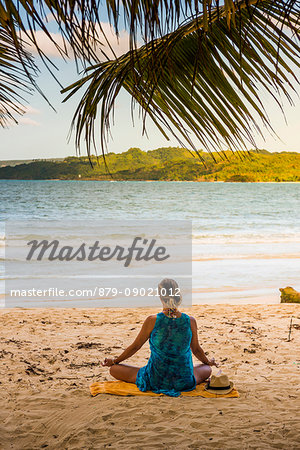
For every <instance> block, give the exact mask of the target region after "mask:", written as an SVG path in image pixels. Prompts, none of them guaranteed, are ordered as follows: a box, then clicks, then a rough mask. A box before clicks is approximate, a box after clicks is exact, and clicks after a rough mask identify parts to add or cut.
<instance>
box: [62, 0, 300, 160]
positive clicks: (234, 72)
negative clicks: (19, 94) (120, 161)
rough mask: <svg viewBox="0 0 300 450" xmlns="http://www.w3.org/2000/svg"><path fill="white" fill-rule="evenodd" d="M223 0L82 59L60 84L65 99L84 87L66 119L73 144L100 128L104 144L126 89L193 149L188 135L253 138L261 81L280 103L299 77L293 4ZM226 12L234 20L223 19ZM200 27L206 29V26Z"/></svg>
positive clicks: (234, 141) (232, 144)
mask: <svg viewBox="0 0 300 450" xmlns="http://www.w3.org/2000/svg"><path fill="white" fill-rule="evenodd" d="M232 5H233V3H232V2H231V1H229V0H228V1H227V2H225V6H224V7H219V8H216V9H214V10H211V11H210V12H209V18H208V16H207V15H205V14H204V15H203V14H202V15H200V16H197V17H196V18H192V19H191V20H189V21H187V22H186V23H185V24H184V25H182V26H181V27H179V28H178V29H177V30H175V31H173V32H172V33H169V34H167V35H166V36H163V37H161V38H158V39H155V40H153V41H152V42H150V43H148V44H146V45H144V46H142V47H141V48H139V49H135V50H131V51H130V52H128V53H127V54H125V55H123V56H122V57H120V58H117V59H115V60H112V61H106V62H103V63H99V64H96V65H93V66H91V67H89V68H88V69H87V70H86V74H85V76H84V77H83V78H82V79H80V80H79V81H77V82H76V83H74V84H72V85H71V86H69V87H67V88H66V89H64V90H63V91H62V92H64V93H66V92H68V95H67V97H66V99H65V100H67V99H68V98H70V97H71V96H72V95H74V94H75V92H77V91H78V90H79V89H81V88H83V87H86V91H85V93H84V94H83V96H82V99H81V101H80V103H79V105H78V107H77V110H76V112H75V115H74V119H73V123H72V125H73V127H75V130H76V145H77V147H78V148H80V142H81V140H82V139H84V140H85V142H86V144H87V151H88V154H90V152H91V145H92V143H95V131H94V130H95V125H96V124H97V129H98V128H99V126H98V122H99V123H100V139H101V148H102V153H103V155H104V150H105V147H106V144H107V138H108V133H109V130H110V121H111V116H112V113H113V107H114V105H115V102H116V99H117V97H118V95H119V93H120V91H121V89H125V90H126V91H127V92H129V94H130V95H131V96H132V98H133V99H134V100H135V102H137V103H138V104H139V106H140V111H141V114H142V117H143V120H144V123H145V120H146V117H147V116H149V117H150V118H151V119H152V120H153V122H154V123H155V125H156V126H157V127H158V129H159V130H160V131H161V132H162V133H163V135H164V136H165V137H168V136H169V135H173V136H175V137H176V138H177V139H178V140H179V142H180V143H181V145H185V146H186V145H188V146H190V147H192V148H193V149H194V150H196V146H195V139H194V138H196V140H198V141H199V142H200V143H201V144H202V145H203V146H204V147H205V148H206V149H207V150H208V151H211V150H213V149H214V150H219V149H220V148H222V147H224V146H226V147H228V148H230V149H236V150H240V149H241V148H243V147H244V146H245V145H246V144H247V143H249V142H250V143H251V144H252V145H253V146H255V141H254V138H253V136H254V134H255V133H257V132H258V133H260V134H263V133H262V126H263V127H268V129H269V130H271V131H272V128H271V124H270V121H269V119H268V116H267V113H266V111H265V109H264V106H263V103H262V102H261V93H262V89H263V90H265V91H267V92H268V93H269V94H270V95H272V97H273V98H274V101H276V102H277V103H278V104H279V105H280V102H279V95H280V94H283V95H284V96H286V97H287V98H288V100H289V101H290V102H291V96H290V92H292V91H295V85H296V83H297V82H298V81H297V79H296V77H295V75H294V73H293V70H292V68H291V67H292V66H293V65H294V66H295V67H299V65H300V63H299V46H298V45H297V43H296V42H295V40H294V39H293V38H292V37H291V32H292V33H294V34H295V35H296V36H297V37H298V18H299V5H298V4H297V3H296V2H289V4H287V3H286V2H285V3H283V2H274V1H271V0H267V1H264V0H261V1H251V2H250V1H249V2H244V1H243V2H239V3H235V4H234V9H233V6H232ZM228 11H231V16H230V19H233V17H232V15H233V13H234V24H235V26H231V27H230V28H229V26H228V25H230V22H229V19H228ZM204 29H207V31H206V32H205V31H204Z"/></svg>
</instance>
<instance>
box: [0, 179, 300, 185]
mask: <svg viewBox="0 0 300 450" xmlns="http://www.w3.org/2000/svg"><path fill="white" fill-rule="evenodd" d="M0 181H67V182H68V181H72V182H82V181H100V182H105V183H118V182H121V183H123V182H133V181H134V182H139V183H140V182H144V183H165V182H167V183H216V184H218V183H226V184H239V183H241V184H267V183H268V184H299V183H300V181H221V180H220V181H215V180H125V179H124V180H102V179H98V178H80V179H78V180H72V179H71V178H70V179H64V178H44V179H42V178H41V179H40V178H37V179H27V178H0Z"/></svg>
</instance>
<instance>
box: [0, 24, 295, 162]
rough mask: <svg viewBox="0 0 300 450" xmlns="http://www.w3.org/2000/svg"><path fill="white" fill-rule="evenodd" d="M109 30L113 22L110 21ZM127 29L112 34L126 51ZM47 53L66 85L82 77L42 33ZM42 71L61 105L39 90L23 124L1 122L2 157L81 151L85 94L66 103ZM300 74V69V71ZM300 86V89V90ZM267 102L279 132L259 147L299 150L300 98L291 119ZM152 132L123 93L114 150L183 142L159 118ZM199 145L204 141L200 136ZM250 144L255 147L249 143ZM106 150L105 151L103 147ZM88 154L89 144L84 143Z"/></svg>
mask: <svg viewBox="0 0 300 450" xmlns="http://www.w3.org/2000/svg"><path fill="white" fill-rule="evenodd" d="M104 27H106V30H107V32H108V33H110V30H109V25H108V24H104ZM127 37H128V36H127V33H126V32H125V31H122V32H121V35H120V41H119V44H117V41H116V39H115V37H114V36H113V35H111V40H112V42H113V45H114V48H115V49H116V51H117V54H122V53H123V52H125V51H126V50H127V48H128V40H127ZM38 39H39V42H40V44H41V45H43V49H44V51H45V53H46V54H47V55H48V56H49V57H50V58H51V60H52V61H53V62H54V63H55V64H56V65H57V67H58V68H59V71H58V72H56V71H55V72H56V74H57V76H58V78H59V80H60V82H61V83H62V85H63V86H67V85H69V84H71V83H72V82H74V81H76V80H77V79H78V78H79V75H78V73H77V72H76V67H75V64H74V61H72V60H71V61H68V62H67V63H66V62H64V61H63V60H62V58H61V57H59V55H58V53H57V50H56V49H55V48H54V47H53V46H52V45H51V44H50V43H49V42H48V41H47V39H45V38H44V37H43V36H42V35H40V36H38ZM39 67H40V69H41V74H40V76H39V78H38V84H39V86H40V88H41V89H42V91H43V92H44V93H45V95H46V97H47V98H48V99H49V100H50V102H51V104H52V105H53V107H54V108H55V110H56V111H54V110H53V109H51V107H50V106H49V105H48V103H47V102H46V101H45V99H44V98H43V97H42V96H41V95H40V94H39V93H34V94H33V95H31V96H29V97H27V99H28V104H27V105H26V113H25V114H24V115H23V116H22V117H21V118H20V119H19V124H18V125H14V124H12V125H11V126H10V127H9V128H8V129H3V128H0V160H9V159H35V158H63V157H65V156H71V155H76V149H75V145H74V135H72V136H71V139H70V140H69V141H68V135H69V131H70V125H71V121H72V117H73V114H74V112H75V108H76V106H77V103H78V101H79V98H80V95H77V97H75V98H74V99H73V98H72V99H71V100H69V101H68V102H66V103H62V100H63V98H64V96H63V95H62V94H61V93H60V86H59V85H58V83H57V82H56V81H55V80H54V79H53V78H52V77H51V75H50V73H49V72H48V71H47V69H46V68H45V67H43V65H42V64H41V63H39ZM298 76H299V79H300V71H299V73H298ZM299 94H300V89H298V95H299ZM262 98H263V101H264V105H265V107H266V110H267V112H268V114H269V118H270V121H271V123H272V125H273V128H274V130H275V132H276V134H277V135H278V136H279V137H277V138H275V137H274V136H271V135H270V134H268V132H267V131H266V132H265V138H266V139H265V141H264V140H263V139H262V138H261V137H259V136H256V137H255V139H256V143H257V146H258V148H264V149H267V150H269V151H271V152H275V151H276V152H280V151H293V152H300V139H299V128H300V99H299V98H297V95H294V96H293V99H294V102H295V106H290V105H289V104H288V102H287V101H285V102H284V110H285V114H286V120H287V123H286V122H285V118H284V116H283V115H282V112H281V111H280V109H279V108H278V107H277V106H276V104H275V102H274V101H271V99H270V98H268V97H266V96H263V95H262ZM147 124H148V126H147V131H148V137H147V136H142V123H141V120H139V118H138V115H137V114H136V115H135V123H134V124H133V123H132V119H131V106H130V97H129V95H128V94H127V93H126V92H123V93H121V94H120V96H119V99H118V102H117V104H116V109H115V125H114V126H113V128H112V136H113V139H110V140H109V145H108V151H109V152H115V153H119V152H124V151H127V150H128V149H129V148H130V147H139V148H141V149H142V150H151V149H155V148H158V147H166V146H178V145H179V143H178V142H177V140H176V139H175V138H171V139H170V141H167V140H166V139H165V138H164V137H163V136H162V135H161V133H160V132H159V130H157V129H156V127H155V126H154V124H152V123H151V122H150V120H149V121H148V122H147ZM195 145H196V147H197V148H199V149H200V148H201V144H200V143H197V142H195ZM248 148H249V149H250V148H252V145H250V144H249V146H248ZM99 153H100V151H99ZM82 154H83V155H84V154H85V149H84V148H83V149H82Z"/></svg>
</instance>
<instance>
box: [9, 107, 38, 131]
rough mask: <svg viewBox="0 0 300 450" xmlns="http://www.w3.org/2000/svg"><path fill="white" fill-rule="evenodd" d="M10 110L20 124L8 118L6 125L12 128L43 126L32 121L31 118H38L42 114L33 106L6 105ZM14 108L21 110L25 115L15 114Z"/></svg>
mask: <svg viewBox="0 0 300 450" xmlns="http://www.w3.org/2000/svg"><path fill="white" fill-rule="evenodd" d="M6 106H7V107H8V109H9V111H10V112H11V113H12V114H13V116H14V117H15V118H16V120H17V122H18V123H15V122H14V121H13V120H12V119H10V118H8V119H7V122H6V125H7V126H8V127H9V128H10V127H13V126H17V125H27V126H34V127H38V126H40V125H41V124H40V123H39V122H37V121H36V120H34V119H32V118H31V117H30V116H32V115H33V116H36V115H39V114H40V113H41V111H40V110H39V109H36V108H34V107H33V106H31V105H21V104H20V103H15V104H14V105H13V104H11V105H9V104H8V105H6ZM13 106H15V107H17V108H19V109H20V110H21V111H23V115H21V116H18V115H16V114H15V113H14V109H13Z"/></svg>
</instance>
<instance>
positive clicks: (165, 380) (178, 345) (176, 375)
mask: <svg viewBox="0 0 300 450" xmlns="http://www.w3.org/2000/svg"><path fill="white" fill-rule="evenodd" d="M158 292H159V295H160V299H161V302H162V305H163V310H162V312H160V313H158V314H155V315H151V316H149V317H147V319H146V320H145V322H144V324H143V326H142V328H141V331H140V332H139V334H138V336H137V338H136V339H135V341H134V342H133V343H132V344H131V345H130V346H129V347H128V348H127V349H126V350H124V352H123V353H122V354H121V355H120V356H118V357H115V358H113V359H112V358H105V360H104V362H103V363H101V364H102V366H108V367H110V374H111V375H112V376H113V377H114V378H116V379H117V380H122V381H127V382H129V383H136V385H137V387H138V388H139V390H140V391H150V390H151V391H153V392H156V393H164V394H167V395H170V396H172V397H177V396H179V395H180V393H181V392H182V391H192V390H193V389H195V387H196V385H197V384H200V383H202V382H203V381H205V380H206V379H207V378H208V377H209V376H210V374H211V366H217V364H216V362H215V360H214V358H212V359H211V360H209V359H208V358H207V357H206V356H205V353H204V351H203V350H202V348H201V347H200V345H199V342H198V334H197V322H196V320H195V319H194V318H193V317H190V316H188V315H187V314H185V313H182V312H180V311H179V310H178V306H179V305H180V303H181V301H182V297H181V294H180V292H179V288H178V284H177V283H176V281H174V280H170V279H167V278H166V279H164V280H162V281H161V283H160V284H159V285H158ZM148 339H149V342H150V350H151V356H150V358H149V361H148V364H147V365H146V366H144V367H141V368H140V367H134V366H130V365H127V364H120V363H121V362H122V361H124V360H125V359H127V358H130V357H131V356H132V355H134V354H135V353H136V352H137V351H138V350H139V349H140V348H141V347H142V346H143V345H144V343H145V342H146V341H147V340H148ZM192 352H193V354H194V355H195V357H196V358H198V360H199V361H201V362H202V364H197V365H195V366H193V361H192Z"/></svg>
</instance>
